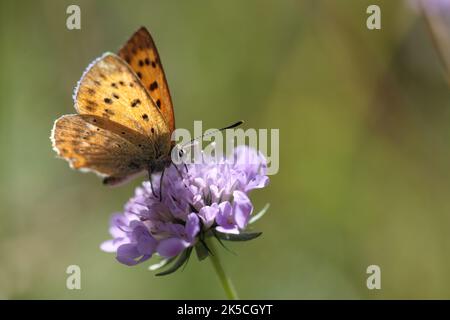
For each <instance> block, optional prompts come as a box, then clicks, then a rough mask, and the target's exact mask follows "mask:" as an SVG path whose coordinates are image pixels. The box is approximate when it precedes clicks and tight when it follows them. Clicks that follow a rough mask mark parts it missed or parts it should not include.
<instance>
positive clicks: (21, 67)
mask: <svg viewBox="0 0 450 320" xmlns="http://www.w3.org/2000/svg"><path fill="white" fill-rule="evenodd" d="M69 4H78V5H79V6H80V7H81V25H82V28H81V30H74V31H69V30H67V29H66V18H67V14H66V8H67V6H68V5H69ZM370 4H378V5H380V7H381V10H382V29H381V30H379V31H369V30H368V29H367V28H366V18H367V16H368V15H367V14H366V8H367V6H368V5H370ZM141 25H143V26H146V27H147V28H148V29H149V30H150V32H151V33H152V34H153V37H154V38H155V41H156V43H157V46H158V49H159V52H160V55H161V57H162V60H163V64H164V66H165V71H166V75H167V78H168V81H169V86H170V89H171V92H172V97H173V100H174V105H175V114H176V122H177V126H178V127H185V128H188V129H190V130H192V127H193V121H194V120H203V121H204V128H210V127H219V126H223V125H226V124H229V123H232V122H234V121H235V120H237V119H244V120H245V121H246V124H245V127H246V128H269V129H270V128H279V129H280V151H281V154H280V171H279V173H278V174H277V175H275V176H271V183H270V186H269V187H268V188H266V189H263V190H255V191H254V192H253V195H252V197H253V200H254V204H255V206H256V208H257V209H259V208H262V207H263V206H264V204H265V203H266V202H270V203H271V208H270V211H269V212H268V214H267V215H266V216H265V217H264V218H263V219H262V220H260V222H258V225H257V229H259V230H261V231H263V236H262V237H261V238H259V239H257V240H254V241H251V242H248V243H241V244H237V245H232V246H231V247H232V248H233V250H234V251H235V252H236V253H237V255H236V256H234V255H232V254H229V253H227V252H225V251H224V252H223V253H222V257H223V260H224V264H225V268H226V269H227V270H228V271H229V273H230V275H231V277H232V278H233V279H234V281H235V285H236V288H237V290H238V292H239V293H240V296H241V297H242V298H248V299H250V298H252V299H253V298H255V299H269V298H275V299H283V298H284V299H309V298H325V299H339V298H342V299H380V298H388V299H390V298H405V299H407V298H438V299H440V298H447V299H448V298H450V286H449V285H448V284H449V283H450V273H449V270H450V235H449V230H450V215H449V213H450V202H449V196H450V172H449V164H450V142H449V141H450V139H449V138H450V99H449V98H450V93H449V90H448V89H449V88H448V85H447V83H446V81H445V77H444V72H443V68H442V66H441V64H440V63H439V59H438V58H437V54H436V52H435V51H434V49H433V46H432V42H431V40H430V38H429V34H428V33H427V29H426V27H425V25H424V23H423V21H422V19H421V18H420V16H418V15H417V14H416V12H414V10H412V9H411V7H410V6H408V5H407V3H406V2H405V1H400V0H397V1H392V0H386V1H375V0H368V1H365V0H352V1H344V0H342V1H335V0H328V1H317V0H310V1H293V0H292V1H289V0H287V1H268V0H264V1H261V0H253V1H237V0H236V1H199V0H195V1H189V2H188V1H164V2H163V1H143V0H139V1H138V0H128V1H23V0H21V1H9V2H6V1H2V2H1V4H0V36H1V38H0V46H1V50H0V55H1V59H0V69H1V73H0V74H1V75H0V93H1V99H2V101H1V105H0V112H1V114H0V130H1V134H0V141H1V149H0V150H1V151H0V152H1V156H0V177H1V184H0V188H1V189H0V197H1V199H0V200H1V202H0V203H1V206H0V208H1V214H0V298H8V299H17V298H33V299H43V298H56V299H81V298H86V299H91V298H105V299H109V298H113V299H116V298H125V299H131V298H133V299H189V298H205V299H210V298H211V299H216V298H224V297H225V295H224V294H223V291H222V289H221V287H220V285H219V282H218V281H217V279H216V275H215V274H214V271H213V269H212V266H211V264H210V263H209V261H204V262H201V263H200V262H198V261H197V260H196V259H191V261H190V262H189V265H188V266H187V268H186V269H185V270H184V271H183V272H178V273H176V274H174V275H172V276H168V277H162V278H157V277H155V276H154V274H153V273H152V272H150V271H148V270H147V266H148V265H149V263H144V264H142V265H140V266H137V267H126V266H124V265H121V264H119V263H118V262H116V261H115V258H114V255H113V254H107V253H104V252H102V251H100V250H99V244H100V243H101V242H102V241H103V240H106V239H108V238H109V234H108V231H107V230H108V219H109V216H110V214H111V213H112V212H115V211H120V210H121V208H122V206H123V204H124V203H125V202H126V201H127V199H128V198H129V197H130V196H131V195H132V194H133V190H134V187H135V186H136V185H138V183H139V181H136V180H135V181H133V182H132V183H130V184H128V185H126V186H124V187H120V188H113V189H111V188H106V187H103V186H102V185H101V182H100V180H99V179H98V178H97V177H95V176H94V175H93V174H81V173H78V172H75V171H73V170H70V169H69V167H68V165H67V163H66V162H65V161H63V160H59V159H57V158H56V157H55V153H54V152H53V150H52V149H51V143H50V140H49V135H50V129H51V128H52V125H53V121H54V120H55V119H56V118H57V117H59V116H61V115H63V114H67V113H74V109H73V102H72V91H73V87H74V86H75V84H76V82H77V81H78V80H79V78H80V76H81V74H82V72H83V70H84V69H85V68H86V66H87V65H88V64H89V63H90V62H91V61H92V60H93V59H94V58H95V57H97V56H99V55H101V54H102V53H103V52H105V51H117V50H118V48H119V47H120V46H121V45H122V44H123V43H124V42H125V41H126V40H127V39H128V37H129V36H131V34H132V33H133V32H134V31H135V30H136V29H137V28H138V27H139V26H141ZM71 264H76V265H79V266H80V267H81V272H82V274H81V276H82V279H81V286H82V290H67V289H66V278H67V274H66V272H65V271H66V268H67V266H69V265H71ZM371 264H376V265H379V266H380V267H381V272H382V289H381V290H372V291H371V290H368V289H367V287H366V278H367V276H368V275H367V274H366V268H367V266H369V265H371Z"/></svg>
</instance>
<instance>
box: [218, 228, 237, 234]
mask: <svg viewBox="0 0 450 320" xmlns="http://www.w3.org/2000/svg"><path fill="white" fill-rule="evenodd" d="M216 230H217V231H219V232H222V233H233V234H239V228H238V227H237V226H232V227H230V228H224V227H222V226H217V227H216Z"/></svg>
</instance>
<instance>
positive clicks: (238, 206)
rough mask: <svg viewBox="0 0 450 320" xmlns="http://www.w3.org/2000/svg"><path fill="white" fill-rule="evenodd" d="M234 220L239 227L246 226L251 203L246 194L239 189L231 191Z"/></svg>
mask: <svg viewBox="0 0 450 320" xmlns="http://www.w3.org/2000/svg"><path fill="white" fill-rule="evenodd" d="M233 199H234V200H233V209H234V210H233V211H234V221H235V222H236V224H237V226H238V227H239V228H240V229H244V228H245V227H246V226H247V223H248V220H249V219H250V214H251V213H252V211H253V205H252V203H251V201H250V199H249V198H248V197H247V195H246V194H245V193H243V192H241V191H234V192H233Z"/></svg>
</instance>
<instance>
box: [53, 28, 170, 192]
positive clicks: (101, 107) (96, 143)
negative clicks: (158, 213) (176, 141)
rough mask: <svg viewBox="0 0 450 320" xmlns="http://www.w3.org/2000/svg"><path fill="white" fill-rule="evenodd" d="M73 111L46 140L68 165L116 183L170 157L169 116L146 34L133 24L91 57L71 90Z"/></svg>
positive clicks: (162, 78) (161, 73) (160, 74)
mask: <svg viewBox="0 0 450 320" xmlns="http://www.w3.org/2000/svg"><path fill="white" fill-rule="evenodd" d="M74 101H75V109H76V111H77V113H78V114H72V115H65V116H62V117H60V118H59V119H57V120H56V121H55V124H54V127H53V130H52V134H51V140H52V144H53V148H54V150H55V151H56V152H57V153H58V155H59V156H60V157H62V158H64V159H65V160H67V161H68V162H69V164H70V166H71V167H72V168H74V169H79V170H82V171H92V172H95V173H97V174H98V175H100V176H102V177H104V183H105V184H108V185H117V184H120V183H123V182H126V181H127V180H129V179H131V178H133V177H135V176H137V175H139V174H141V173H142V172H144V171H148V172H149V173H155V172H159V171H162V170H163V169H164V168H165V167H166V166H167V165H169V164H170V163H171V161H170V151H171V149H172V147H173V143H172V142H171V134H172V132H173V130H174V126H175V120H174V115H173V107H172V102H171V98H170V94H169V90H168V86H167V82H166V79H165V75H164V71H163V69H162V65H161V62H160V59H159V55H158V52H157V51H156V47H155V46H154V42H153V40H152V39H151V36H150V34H149V33H148V31H147V30H146V29H145V28H141V29H139V30H138V31H137V32H136V33H135V34H134V35H133V36H132V37H131V39H130V40H129V41H128V42H127V44H126V45H125V46H124V47H123V48H122V49H121V50H120V51H119V55H115V54H113V53H106V54H104V55H103V56H102V57H100V58H98V59H96V60H95V61H94V62H93V63H92V64H91V65H90V66H89V67H88V68H87V70H86V71H85V72H84V74H83V76H82V77H81V79H80V81H79V83H78V86H77V87H76V89H75V92H74Z"/></svg>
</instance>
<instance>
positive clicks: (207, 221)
mask: <svg viewBox="0 0 450 320" xmlns="http://www.w3.org/2000/svg"><path fill="white" fill-rule="evenodd" d="M218 213H219V208H218V205H217V203H213V204H212V205H211V206H206V207H203V208H201V209H200V212H199V213H198V215H199V216H200V218H201V219H202V222H203V225H204V226H205V228H209V227H211V226H212V224H213V223H214V220H215V219H216V216H217V214H218Z"/></svg>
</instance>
